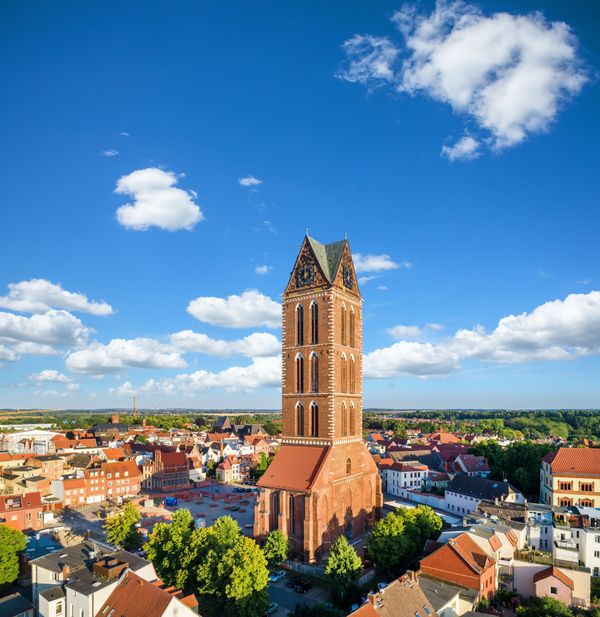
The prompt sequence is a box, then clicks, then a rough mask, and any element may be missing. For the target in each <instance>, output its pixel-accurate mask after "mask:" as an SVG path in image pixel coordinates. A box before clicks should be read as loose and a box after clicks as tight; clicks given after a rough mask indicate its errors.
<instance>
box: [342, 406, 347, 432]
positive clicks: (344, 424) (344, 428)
mask: <svg viewBox="0 0 600 617" xmlns="http://www.w3.org/2000/svg"><path fill="white" fill-rule="evenodd" d="M346 435H348V413H347V409H346V403H342V437H346Z"/></svg>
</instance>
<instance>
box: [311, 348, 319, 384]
mask: <svg viewBox="0 0 600 617" xmlns="http://www.w3.org/2000/svg"><path fill="white" fill-rule="evenodd" d="M310 391H311V392H318V391H319V356H317V354H316V353H315V352H314V351H313V352H312V353H311V354H310Z"/></svg>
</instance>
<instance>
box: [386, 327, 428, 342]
mask: <svg viewBox="0 0 600 617" xmlns="http://www.w3.org/2000/svg"><path fill="white" fill-rule="evenodd" d="M422 332H423V331H422V330H421V328H419V326H394V327H393V328H388V330H387V333H388V334H389V335H390V336H391V337H392V338H395V339H403V338H418V337H419V336H421V333H422Z"/></svg>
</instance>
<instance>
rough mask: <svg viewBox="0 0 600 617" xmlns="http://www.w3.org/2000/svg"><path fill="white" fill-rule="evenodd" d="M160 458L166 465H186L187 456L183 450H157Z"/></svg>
mask: <svg viewBox="0 0 600 617" xmlns="http://www.w3.org/2000/svg"><path fill="white" fill-rule="evenodd" d="M159 452H160V460H161V461H162V464H163V465H166V466H168V467H187V466H188V464H187V458H186V456H185V453H184V452H169V451H165V450H159Z"/></svg>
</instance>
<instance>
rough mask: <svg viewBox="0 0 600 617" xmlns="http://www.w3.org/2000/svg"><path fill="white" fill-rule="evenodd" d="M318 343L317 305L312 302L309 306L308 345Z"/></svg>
mask: <svg viewBox="0 0 600 617" xmlns="http://www.w3.org/2000/svg"><path fill="white" fill-rule="evenodd" d="M318 342H319V305H318V304H317V303H316V302H312V303H311V305H310V344H311V345H316V344H317V343H318Z"/></svg>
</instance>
